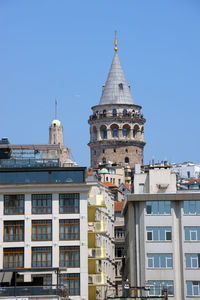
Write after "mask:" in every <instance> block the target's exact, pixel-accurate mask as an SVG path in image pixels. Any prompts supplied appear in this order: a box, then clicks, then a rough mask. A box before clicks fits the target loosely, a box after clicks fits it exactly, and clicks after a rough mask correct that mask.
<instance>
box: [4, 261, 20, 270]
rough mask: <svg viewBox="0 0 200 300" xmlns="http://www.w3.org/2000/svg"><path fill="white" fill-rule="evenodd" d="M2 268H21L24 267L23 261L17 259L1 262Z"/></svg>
mask: <svg viewBox="0 0 200 300" xmlns="http://www.w3.org/2000/svg"><path fill="white" fill-rule="evenodd" d="M3 267H4V269H13V268H23V267H24V262H23V261H21V262H19V261H17V262H5V261H4V264H3Z"/></svg>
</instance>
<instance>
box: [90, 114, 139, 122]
mask: <svg viewBox="0 0 200 300" xmlns="http://www.w3.org/2000/svg"><path fill="white" fill-rule="evenodd" d="M103 119H107V120H108V119H110V120H117V119H128V120H130V119H133V120H134V121H135V122H139V121H143V122H145V119H144V117H143V114H140V113H134V112H127V113H116V114H114V115H113V113H109V112H106V113H98V114H97V113H94V114H93V115H90V118H89V121H88V122H89V123H91V122H92V121H97V120H103Z"/></svg>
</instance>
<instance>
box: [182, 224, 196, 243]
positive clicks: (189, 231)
mask: <svg viewBox="0 0 200 300" xmlns="http://www.w3.org/2000/svg"><path fill="white" fill-rule="evenodd" d="M184 229H185V241H200V226H195V227H193V226H186V227H184Z"/></svg>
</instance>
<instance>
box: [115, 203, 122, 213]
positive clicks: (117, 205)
mask: <svg viewBox="0 0 200 300" xmlns="http://www.w3.org/2000/svg"><path fill="white" fill-rule="evenodd" d="M123 205H124V202H123V201H120V202H119V201H115V210H116V211H121V210H122V207H123Z"/></svg>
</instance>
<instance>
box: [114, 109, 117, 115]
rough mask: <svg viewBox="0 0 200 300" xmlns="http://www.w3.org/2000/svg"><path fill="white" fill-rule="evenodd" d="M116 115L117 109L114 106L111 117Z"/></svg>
mask: <svg viewBox="0 0 200 300" xmlns="http://www.w3.org/2000/svg"><path fill="white" fill-rule="evenodd" d="M116 115H117V110H116V108H114V109H113V117H115V116H116Z"/></svg>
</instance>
